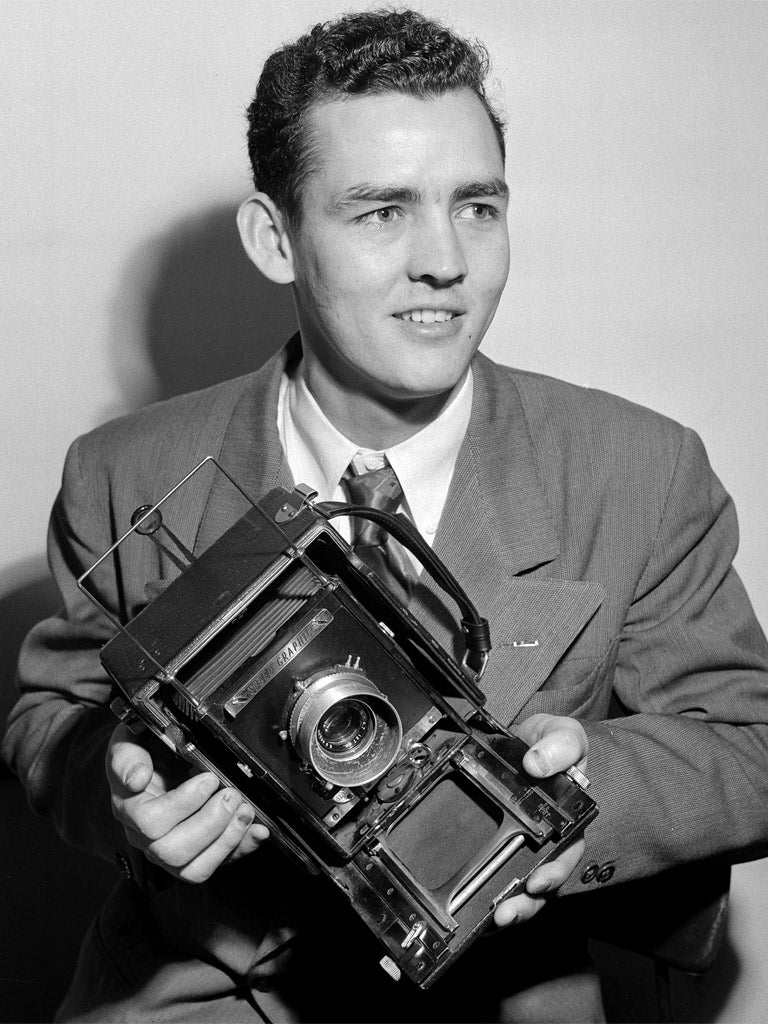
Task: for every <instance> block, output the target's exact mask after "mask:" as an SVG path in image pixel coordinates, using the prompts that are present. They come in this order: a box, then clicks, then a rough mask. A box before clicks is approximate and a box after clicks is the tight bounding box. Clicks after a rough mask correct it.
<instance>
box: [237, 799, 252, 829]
mask: <svg viewBox="0 0 768 1024" xmlns="http://www.w3.org/2000/svg"><path fill="white" fill-rule="evenodd" d="M237 820H238V822H239V824H241V825H242V826H243V828H247V827H248V826H249V825H250V824H251V822H252V821H253V810H252V809H251V808H250V807H249V806H248V804H243V805H242V807H241V808H240V810H239V811H238V812H237Z"/></svg>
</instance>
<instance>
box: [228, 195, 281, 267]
mask: <svg viewBox="0 0 768 1024" xmlns="http://www.w3.org/2000/svg"><path fill="white" fill-rule="evenodd" d="M237 226H238V229H239V230H240V238H241V240H242V243H243V247H244V248H245V251H246V252H247V253H248V257H249V259H250V260H251V262H252V263H254V264H255V265H256V267H257V268H258V269H259V270H260V271H261V272H262V274H263V275H264V276H265V277H267V278H269V280H270V281H274V282H275V284H290V283H291V281H293V279H294V275H293V249H292V247H291V241H290V238H289V237H288V232H287V230H286V228H285V223H284V219H283V215H282V214H281V213H280V211H279V210H278V208H277V207H276V206H275V204H274V203H273V202H272V200H271V199H270V198H269V196H268V195H266V194H265V193H264V192H257V193H256V194H255V195H253V196H251V198H250V199H246V200H245V202H244V203H243V204H242V205H241V207H240V209H239V210H238V211H237Z"/></svg>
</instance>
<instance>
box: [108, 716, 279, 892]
mask: <svg viewBox="0 0 768 1024" xmlns="http://www.w3.org/2000/svg"><path fill="white" fill-rule="evenodd" d="M143 738H144V737H143V736H142V737H136V736H134V735H133V733H131V731H130V730H129V729H128V728H127V726H125V725H118V727H117V728H116V729H115V731H114V733H113V734H112V737H111V739H110V742H109V746H108V748H107V756H106V770H107V779H108V781H109V788H110V791H111V793H112V811H113V813H114V815H115V817H116V818H117V820H118V821H119V822H120V823H121V825H122V826H123V828H124V829H125V833H126V835H127V837H128V841H129V842H130V843H131V845H132V846H135V847H136V849H138V850H141V851H142V852H143V853H144V855H145V856H146V857H147V859H148V860H151V861H152V862H153V863H155V864H159V865H160V867H163V868H165V870H166V871H168V872H169V873H170V874H171V875H173V877H174V878H179V879H182V880H183V881H185V882H204V881H206V880H207V879H208V878H210V877H211V875H212V874H213V872H214V871H215V870H216V868H218V867H219V865H220V864H223V863H224V862H225V861H232V860H236V859H238V858H239V857H242V856H244V855H245V854H248V853H251V852H252V851H253V850H255V849H256V847H257V846H258V845H259V844H260V843H261V842H262V841H263V840H264V839H266V838H267V837H268V835H269V831H268V830H267V828H266V827H265V826H264V825H260V824H254V823H253V818H254V810H253V808H252V807H251V805H250V804H248V803H246V802H244V801H243V799H242V797H241V796H240V794H239V793H238V792H237V790H235V789H219V780H218V779H217V778H216V776H215V775H213V774H212V773H211V772H204V773H203V774H201V775H195V776H193V777H192V778H188V779H184V780H183V781H181V782H179V784H178V785H175V784H173V783H172V782H171V781H170V779H171V772H172V768H173V765H171V764H170V763H169V769H168V770H167V771H164V770H162V769H161V768H160V762H161V761H162V760H165V758H164V757H162V754H163V753H164V751H162V752H160V751H159V752H158V753H159V754H160V756H158V755H155V757H156V761H157V762H158V763H157V764H155V763H154V762H153V758H152V754H150V751H149V750H148V749H147V747H146V746H142V745H141V743H140V739H143ZM168 753H169V754H170V751H169V752H168ZM171 756H172V755H171Z"/></svg>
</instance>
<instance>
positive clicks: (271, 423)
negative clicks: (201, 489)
mask: <svg viewBox="0 0 768 1024" xmlns="http://www.w3.org/2000/svg"><path fill="white" fill-rule="evenodd" d="M297 353H299V354H300V349H299V347H298V337H296V338H293V339H292V340H291V342H289V344H288V346H287V347H286V348H284V349H282V350H281V351H280V352H278V353H277V354H276V355H275V356H273V357H272V359H270V360H269V361H268V362H267V363H265V365H264V366H263V367H262V369H261V370H260V371H259V372H258V373H257V374H256V375H255V377H254V380H253V387H250V388H248V389H247V390H246V391H244V392H243V394H242V395H241V397H240V400H239V401H238V403H237V405H236V406H235V408H234V410H233V412H232V417H231V418H230V421H229V424H228V426H227V429H226V432H225V434H224V437H223V440H222V443H221V449H220V451H219V453H218V461H219V462H220V463H221V465H222V467H223V468H224V469H225V470H226V471H227V473H229V474H230V476H232V478H233V479H234V480H236V481H237V484H238V485H239V486H240V487H241V488H242V489H243V491H245V493H246V494H247V495H248V498H246V497H244V496H243V494H241V493H240V491H239V490H238V489H237V488H236V487H234V486H233V485H232V484H231V483H230V481H229V480H228V479H227V478H226V476H224V474H223V473H220V472H218V471H217V472H216V473H215V475H214V477H213V480H212V483H211V488H210V490H209V492H208V498H207V501H206V503H205V509H204V512H203V515H202V519H201V521H200V528H199V530H198V534H197V539H196V541H195V553H196V554H199V553H200V552H202V551H204V550H205V549H206V548H207V547H209V546H210V545H211V544H212V543H213V542H214V541H215V540H217V539H218V538H219V537H220V536H221V535H222V533H224V531H225V530H226V529H227V528H228V527H230V526H231V525H232V523H234V522H235V520H236V519H238V518H239V517H240V516H242V515H243V514H244V513H245V512H246V511H247V510H248V508H249V507H250V503H251V502H256V501H258V500H259V499H260V498H262V497H263V496H264V495H265V494H266V493H267V491H270V490H272V488H274V487H285V488H287V489H288V490H291V489H292V488H293V477H292V476H291V471H290V468H289V467H288V463H287V462H286V459H285V455H284V452H283V448H282V445H281V444H280V436H279V434H278V429H277V402H278V395H279V392H280V380H281V377H282V374H283V370H284V369H285V368H286V366H287V365H288V363H289V362H290V361H291V360H293V359H294V358H297ZM248 499H250V501H249V500H248Z"/></svg>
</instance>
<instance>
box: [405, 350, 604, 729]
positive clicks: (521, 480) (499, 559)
mask: <svg viewBox="0 0 768 1024" xmlns="http://www.w3.org/2000/svg"><path fill="white" fill-rule="evenodd" d="M473 372H474V397H473V406H472V417H471V420H470V425H469V428H468V431H467V436H466V438H465V440H464V444H463V445H462V448H461V451H460V453H459V458H458V460H457V464H456V470H455V472H454V477H453V481H452V483H451V488H450V491H449V495H448V500H447V502H446V507H445V511H444V513H443V517H442V519H441V521H440V527H439V529H438V533H437V536H436V538H435V551H436V553H437V554H438V555H439V556H440V557H441V558H442V559H443V560H444V561H445V563H446V564H447V565H448V567H449V569H450V570H451V571H452V572H453V574H454V575H455V576H456V577H457V579H458V580H459V582H460V583H461V584H462V586H463V587H464V588H465V590H466V591H467V593H468V594H469V596H470V597H471V598H472V600H473V601H474V602H475V604H476V605H477V607H478V610H479V611H480V614H482V615H485V616H486V617H487V618H488V620H489V622H490V626H491V637H492V641H493V644H494V650H493V652H492V654H491V659H490V662H489V666H488V669H487V671H486V674H485V677H484V679H483V689H484V690H485V692H486V694H487V696H488V705H489V709H490V710H491V711H492V712H493V713H494V714H495V715H496V716H497V717H499V718H500V719H502V720H503V721H511V719H512V718H514V716H515V714H516V713H517V712H518V711H519V710H520V708H521V707H522V706H523V705H524V704H525V703H526V701H527V700H528V698H529V697H530V695H531V694H532V693H533V692H535V691H536V690H537V689H538V688H539V687H540V686H541V685H542V684H543V683H544V682H545V680H546V678H547V676H548V675H549V673H550V672H551V671H552V669H553V668H554V666H555V664H556V663H557V662H558V661H559V660H560V658H561V657H562V655H563V653H564V652H565V651H566V649H567V648H568V647H569V646H570V644H571V643H572V641H573V640H574V639H575V637H576V636H577V635H578V633H579V632H580V631H581V630H582V629H583V627H584V626H585V625H586V623H587V622H588V621H589V620H590V618H591V617H592V615H593V614H594V613H595V611H596V610H597V608H598V607H599V605H600V603H601V601H602V599H603V596H604V591H603V588H602V587H601V586H600V585H599V584H595V583H590V582H584V581H578V580H561V579H548V578H545V577H542V576H541V575H540V574H538V575H536V576H535V577H534V576H520V575H518V574H520V573H523V572H526V571H529V570H531V569H534V568H535V567H537V566H543V565H545V564H546V563H550V562H552V561H553V560H554V559H555V558H556V557H557V555H558V554H559V551H560V542H559V539H558V533H557V527H556V523H555V520H554V517H553V515H552V512H551V510H550V507H549V503H548V502H547V499H546V495H545V493H544V490H543V487H542V484H541V481H540V477H539V472H538V467H537V464H536V460H535V456H534V451H533V444H532V441H531V437H530V434H529V430H528V424H527V421H526V418H525V414H524V410H523V406H522V403H521V401H520V397H519V395H518V393H517V390H516V389H515V388H514V386H513V385H512V384H511V380H510V379H507V380H505V381H504V383H503V386H499V383H498V381H497V375H498V373H499V371H498V370H497V369H496V368H495V367H494V365H493V364H492V363H491V362H490V361H489V360H487V359H485V358H484V357H482V356H478V357H477V358H476V360H475V363H474V364H473ZM412 610H413V611H414V612H415V614H416V615H417V616H418V617H419V618H420V619H421V620H422V621H423V622H424V624H425V626H426V627H427V628H428V629H429V630H430V631H431V632H433V633H434V634H435V636H436V637H437V639H438V640H440V641H441V642H442V643H443V644H444V645H445V646H446V647H447V649H448V650H449V651H452V653H453V654H454V655H456V656H458V657H460V656H461V654H462V653H463V652H462V643H461V638H460V636H459V635H458V634H457V631H456V625H455V623H456V610H455V608H454V607H453V606H451V604H450V603H449V602H448V600H447V599H446V598H445V595H443V594H442V591H440V590H439V588H438V587H437V586H436V585H435V584H433V583H432V581H431V580H425V581H424V582H422V583H421V584H420V585H419V587H418V588H417V591H416V594H415V597H414V602H413V606H412Z"/></svg>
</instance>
